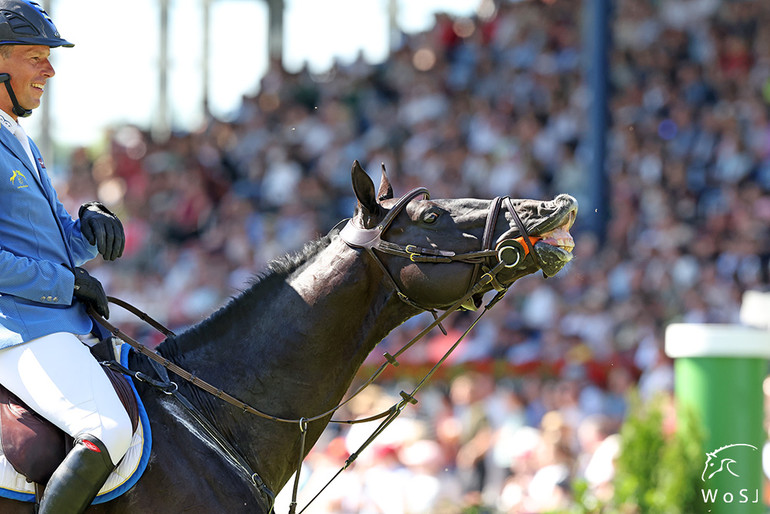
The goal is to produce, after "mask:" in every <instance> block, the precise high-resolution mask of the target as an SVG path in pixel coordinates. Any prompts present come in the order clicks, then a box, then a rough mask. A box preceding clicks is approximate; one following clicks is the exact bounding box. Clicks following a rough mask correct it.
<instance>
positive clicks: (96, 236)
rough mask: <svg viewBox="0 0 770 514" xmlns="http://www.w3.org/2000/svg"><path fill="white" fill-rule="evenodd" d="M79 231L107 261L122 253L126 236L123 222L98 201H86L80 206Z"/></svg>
mask: <svg viewBox="0 0 770 514" xmlns="http://www.w3.org/2000/svg"><path fill="white" fill-rule="evenodd" d="M78 217H79V218H80V231H81V232H83V235H84V236H85V237H86V239H87V240H88V242H89V243H91V244H92V245H96V247H97V249H98V250H99V253H100V254H102V257H104V259H105V260H107V261H114V260H115V259H117V258H118V257H120V256H121V255H123V248H125V246H126V236H125V234H124V233H123V224H122V223H121V222H120V220H119V219H118V217H117V216H115V215H114V214H113V213H111V212H110V210H109V209H107V207H105V206H104V205H102V204H100V203H99V202H88V203H84V204H83V205H81V206H80V210H79V211H78Z"/></svg>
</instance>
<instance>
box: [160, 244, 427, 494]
mask: <svg viewBox="0 0 770 514" xmlns="http://www.w3.org/2000/svg"><path fill="white" fill-rule="evenodd" d="M414 314H416V312H415V310H414V309H412V308H411V307H408V306H406V305H405V304H404V303H402V302H401V301H399V300H398V299H397V298H396V297H395V296H394V295H393V293H392V291H390V289H389V288H387V287H386V286H385V283H384V281H383V280H382V275H381V271H380V270H379V269H377V267H376V265H375V264H374V263H372V262H371V260H370V259H369V258H368V257H366V256H363V255H361V254H360V252H359V251H356V250H352V249H350V248H348V247H347V246H346V245H345V244H344V243H343V242H342V241H340V240H339V239H335V240H333V241H332V242H331V243H330V244H329V246H328V247H326V248H325V249H323V250H321V251H320V252H318V253H316V254H315V255H313V256H310V257H309V258H308V260H307V261H306V262H304V263H303V264H301V265H299V266H298V267H297V268H296V269H295V270H294V271H292V272H291V273H289V274H288V275H287V276H285V277H268V278H267V280H264V279H263V280H262V281H261V282H260V283H258V284H256V285H255V286H253V287H252V289H251V290H249V291H248V292H246V293H244V294H243V295H241V296H240V297H238V298H236V299H234V300H233V301H231V302H230V304H229V305H228V306H227V307H225V308H223V309H222V310H220V311H219V312H218V313H216V314H215V315H214V316H212V317H211V318H209V320H207V321H205V322H203V323H201V324H200V325H198V326H197V327H195V328H194V329H192V330H191V331H189V332H186V333H184V334H182V335H180V336H179V338H178V339H177V341H176V345H177V349H176V351H175V352H174V353H176V354H177V355H176V357H175V359H174V360H177V361H178V362H179V363H180V364H183V365H184V366H186V367H188V369H189V370H190V371H194V372H195V373H196V375H197V376H199V377H200V378H202V379H204V380H207V381H209V382H211V383H212V384H214V385H216V386H217V387H220V388H222V389H223V390H224V391H226V392H228V393H230V394H232V395H233V396H235V397H237V398H239V399H241V400H243V401H244V402H246V403H248V404H250V405H253V406H254V407H256V408H257V409H259V410H262V411H264V412H267V413H269V414H271V415H274V416H277V417H282V418H290V419H298V418H301V417H305V418H311V417H314V416H317V415H318V414H322V413H324V412H326V411H328V410H329V409H331V408H333V407H334V406H336V405H337V404H338V403H339V402H340V401H341V399H342V397H343V396H344V394H345V392H346V391H347V389H348V387H349V386H350V384H351V382H352V380H353V378H354V376H355V373H356V371H357V370H358V368H359V367H360V366H361V364H362V363H363V360H364V359H365V358H366V356H367V355H368V354H369V352H370V351H371V350H372V349H373V348H374V346H375V345H376V344H377V343H378V342H379V341H380V340H381V339H382V338H383V337H385V335H387V333H388V332H390V331H391V330H392V329H394V328H395V327H397V326H398V325H400V324H401V323H403V322H404V321H405V320H406V319H408V318H409V317H411V316H412V315H414ZM192 394H193V395H194V396H195V397H196V398H197V399H198V401H199V402H200V403H203V405H202V408H203V409H204V410H205V411H208V412H209V413H210V414H211V416H210V417H213V418H214V419H215V420H217V423H219V424H220V425H219V426H220V428H221V429H222V431H223V433H225V435H227V436H229V437H231V438H232V440H233V442H235V441H238V446H239V447H241V449H242V450H243V451H244V453H245V454H246V455H247V456H251V457H252V458H253V461H254V462H256V463H259V462H261V465H259V467H261V468H262V469H260V470H259V471H260V473H261V474H263V478H264V479H265V480H266V481H267V482H268V484H270V485H271V486H272V487H280V486H282V485H283V483H284V482H285V481H286V480H288V477H289V476H290V475H291V473H292V472H293V469H290V468H287V467H286V463H287V462H288V461H290V460H293V459H280V460H281V461H282V463H275V462H274V461H275V460H276V459H275V458H274V457H273V458H272V459H270V458H269V455H270V454H272V455H293V454H295V452H296V451H297V450H296V449H295V448H294V446H295V444H296V441H297V431H296V427H295V426H293V425H289V424H276V423H275V422H271V421H265V420H262V419H259V418H256V417H255V416H252V417H251V418H246V419H245V420H243V421H235V420H236V419H242V417H241V418H237V416H233V415H232V414H231V413H230V414H228V413H225V412H224V411H225V410H226V409H227V408H229V407H225V406H222V405H221V404H219V403H217V402H218V400H214V399H211V398H205V397H204V396H201V395H200V394H199V393H197V392H193V393H192ZM328 419H329V418H328V417H327V418H325V419H324V420H321V421H320V422H318V423H313V424H312V425H311V427H310V428H309V430H308V446H307V447H306V450H309V448H310V447H311V446H312V444H313V443H314V442H315V441H316V440H317V438H318V437H319V436H320V434H321V432H322V431H323V428H324V427H325V425H326V424H327V423H328ZM245 441H249V442H245ZM265 452H268V453H265ZM250 460H251V459H250ZM268 461H271V462H268Z"/></svg>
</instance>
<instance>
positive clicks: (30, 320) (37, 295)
mask: <svg viewBox="0 0 770 514" xmlns="http://www.w3.org/2000/svg"><path fill="white" fill-rule="evenodd" d="M60 46H63V47H71V46H73V45H72V43H70V42H68V41H66V40H65V39H62V38H61V36H60V35H59V32H58V31H57V30H56V27H55V26H54V25H53V22H52V21H51V18H50V17H49V16H48V13H46V12H45V11H44V10H43V9H42V8H41V7H40V5H38V4H37V3H36V2H33V1H28V0H0V82H2V83H3V84H4V87H3V85H0V125H2V127H1V128H0V382H2V384H3V385H4V386H5V387H6V388H7V389H9V390H10V391H11V392H12V393H13V394H15V395H16V396H18V397H19V398H20V399H21V400H22V401H24V402H25V403H26V404H27V405H28V406H29V407H30V408H32V409H33V410H34V411H36V412H38V413H39V414H40V415H42V416H44V417H45V418H47V419H48V420H50V421H51V422H52V423H54V424H55V425H56V426H58V427H59V428H61V429H62V430H63V431H64V432H66V433H67V434H69V435H70V436H72V437H73V438H74V439H75V444H74V447H73V448H72V450H71V451H70V452H69V453H68V454H67V456H66V457H65V459H64V462H62V464H61V465H60V466H59V467H58V468H57V469H56V470H55V471H54V473H53V475H52V476H51V478H50V480H49V481H48V483H47V485H46V488H45V492H44V493H43V496H42V499H41V501H40V511H39V512H41V513H43V514H51V513H59V514H60V513H78V512H83V511H84V510H85V509H86V507H88V505H90V503H91V502H92V501H93V499H94V497H95V496H96V494H97V493H98V492H99V490H100V489H101V487H102V486H103V485H104V482H105V481H106V479H107V477H108V476H109V474H110V472H111V471H112V470H113V469H114V467H115V465H116V464H117V463H118V461H120V459H121V458H122V457H123V455H124V454H125V453H126V451H127V450H128V447H129V445H130V443H131V435H132V434H131V421H130V419H129V417H128V414H127V413H126V412H125V410H124V408H123V406H122V404H121V402H120V400H119V399H118V396H117V394H116V393H115V391H114V390H113V388H112V386H111V385H110V381H109V379H108V378H107V376H106V374H105V373H104V371H103V370H102V369H101V366H100V365H99V364H98V363H97V362H96V360H95V359H94V358H93V357H92V356H91V353H90V351H89V349H88V347H87V346H86V345H84V344H83V343H82V342H81V340H80V339H79V338H78V337H76V334H87V333H89V332H90V331H91V329H92V327H93V323H92V320H91V319H90V318H89V316H88V315H87V314H86V306H88V305H90V306H92V307H93V308H94V309H95V310H96V312H98V313H99V314H101V315H103V316H105V317H107V316H108V315H109V312H108V308H107V298H106V296H105V294H104V290H103V289H102V285H101V284H100V283H99V281H98V280H96V279H95V278H93V277H91V276H90V275H89V274H88V273H87V272H86V271H85V270H84V269H82V268H80V267H79V266H80V265H82V264H83V263H85V262H86V261H88V260H91V259H93V258H94V257H96V255H97V254H101V255H102V257H103V258H104V259H106V260H114V259H116V258H118V257H120V256H121V254H122V253H123V248H124V245H125V238H124V233H123V227H122V225H121V223H120V221H119V220H118V218H117V217H116V216H115V215H114V214H112V213H111V212H110V211H109V210H108V209H107V208H106V207H104V206H103V205H101V204H99V203H97V202H90V203H87V204H84V205H83V206H81V207H80V210H79V212H78V218H79V219H77V220H74V219H73V218H72V217H71V216H70V215H69V214H68V213H67V211H66V210H65V209H64V206H63V205H62V204H61V202H60V201H59V200H58V198H57V196H56V192H55V191H54V189H53V187H52V186H51V181H50V179H49V178H48V174H47V171H46V168H45V165H44V164H43V159H42V157H41V155H40V151H39V150H38V148H37V146H36V145H35V143H34V142H32V140H30V139H29V138H28V137H27V136H26V134H25V133H24V130H23V129H22V128H21V126H20V125H19V123H18V120H19V118H24V117H27V116H29V115H30V114H31V113H32V109H35V108H36V107H38V106H39V105H40V98H41V96H42V94H43V90H44V88H45V85H46V82H47V81H48V79H49V78H51V77H52V76H53V75H54V70H53V67H52V66H51V63H50V62H49V55H50V49H51V48H54V47H60Z"/></svg>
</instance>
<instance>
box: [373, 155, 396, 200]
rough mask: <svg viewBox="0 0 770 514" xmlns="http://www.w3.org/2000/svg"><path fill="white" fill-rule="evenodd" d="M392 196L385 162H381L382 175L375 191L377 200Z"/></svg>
mask: <svg viewBox="0 0 770 514" xmlns="http://www.w3.org/2000/svg"><path fill="white" fill-rule="evenodd" d="M391 198H393V186H391V185H390V179H388V173H387V172H386V171H385V163H384V162H383V163H382V177H381V178H380V189H379V190H378V191H377V199H378V200H379V201H383V200H390V199H391Z"/></svg>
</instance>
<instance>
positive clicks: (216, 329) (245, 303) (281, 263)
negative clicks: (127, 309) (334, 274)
mask: <svg viewBox="0 0 770 514" xmlns="http://www.w3.org/2000/svg"><path fill="white" fill-rule="evenodd" d="M330 243H331V237H330V236H328V235H326V236H323V237H321V238H319V239H316V240H314V241H310V242H308V243H305V245H304V246H303V247H302V248H301V249H300V250H298V251H296V252H292V253H288V254H286V255H284V256H282V257H278V258H276V259H274V260H272V261H271V262H270V263H269V264H268V266H267V270H266V271H265V272H262V273H260V274H257V275H255V276H254V278H253V279H252V280H251V281H250V282H249V285H248V287H247V288H246V289H244V290H242V291H240V292H239V293H238V294H236V295H234V296H231V297H230V300H229V301H228V302H227V303H225V305H223V306H222V307H220V308H219V309H218V310H217V311H215V312H214V313H213V314H211V315H210V316H208V317H207V318H206V319H204V320H202V321H200V322H199V323H197V324H195V325H193V326H192V327H190V328H188V329H187V330H185V331H184V332H182V333H181V334H179V336H177V337H172V338H169V339H167V340H166V341H164V342H163V343H162V344H161V345H160V347H159V348H158V350H159V351H161V350H162V353H163V354H164V355H166V356H167V357H171V356H172V355H174V354H177V353H178V350H179V345H178V342H179V339H180V338H183V339H184V340H185V341H186V342H187V343H188V344H185V347H186V348H189V347H190V345H189V343H190V342H193V341H198V342H200V343H203V342H205V341H206V340H207V339H208V340H211V339H212V338H217V337H219V336H220V335H224V332H225V331H227V330H229V328H230V326H231V325H232V324H233V323H234V322H237V320H243V319H244V316H245V314H246V313H248V312H253V309H254V307H255V305H256V304H258V303H260V302H262V301H265V300H266V299H267V300H269V299H270V298H272V297H273V296H274V294H276V293H277V291H278V288H279V287H280V286H281V284H283V283H284V282H285V280H286V278H287V277H289V276H290V275H291V274H292V273H294V272H295V271H296V270H297V269H299V268H300V267H302V266H303V265H304V264H305V263H307V262H309V261H310V260H312V259H313V257H315V256H316V255H317V254H318V253H319V252H321V251H322V250H324V249H325V248H327V247H328V246H329V244H330ZM204 333H205V334H206V337H202V334H204ZM193 346H195V344H193Z"/></svg>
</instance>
